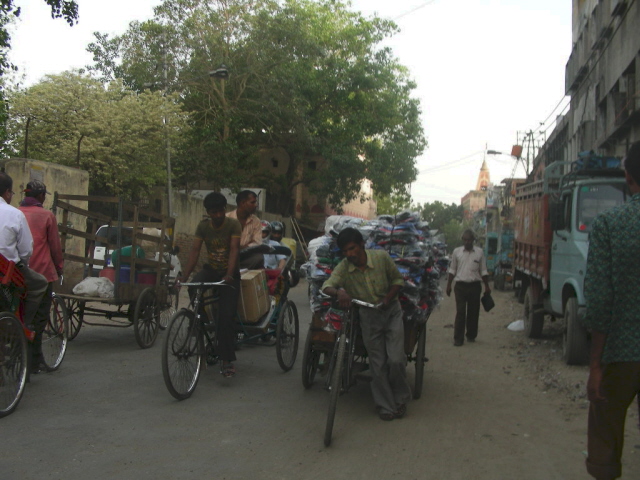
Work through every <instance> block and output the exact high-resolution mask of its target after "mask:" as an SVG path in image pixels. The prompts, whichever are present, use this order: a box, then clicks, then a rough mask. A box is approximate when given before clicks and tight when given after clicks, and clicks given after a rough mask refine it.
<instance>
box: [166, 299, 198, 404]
mask: <svg viewBox="0 0 640 480" xmlns="http://www.w3.org/2000/svg"><path fill="white" fill-rule="evenodd" d="M202 343H203V338H202V333H201V332H200V331H199V329H198V325H197V324H196V323H195V315H194V314H193V312H190V311H189V310H187V309H186V308H183V309H182V310H179V311H178V312H177V313H176V314H175V315H174V316H173V318H172V319H171V320H170V321H169V326H168V328H167V334H166V335H165V337H164V342H163V345H162V376H163V377H164V384H165V385H166V386H167V389H168V390H169V393H171V395H173V397H174V398H176V399H178V400H184V399H186V398H189V397H190V396H191V394H192V393H193V391H194V390H195V389H196V385H197V384H198V379H199V378H200V372H201V371H202V368H203V356H202V355H201V354H200V352H201V351H202Z"/></svg>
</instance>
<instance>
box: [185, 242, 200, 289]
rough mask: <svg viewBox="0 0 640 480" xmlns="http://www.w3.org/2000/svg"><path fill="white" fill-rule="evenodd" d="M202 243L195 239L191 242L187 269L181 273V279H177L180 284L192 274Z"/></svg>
mask: <svg viewBox="0 0 640 480" xmlns="http://www.w3.org/2000/svg"><path fill="white" fill-rule="evenodd" d="M202 243H203V240H202V239H201V238H195V239H194V240H193V244H192V245H191V251H190V252H189V261H188V262H187V267H186V268H185V269H184V271H183V272H182V277H181V278H180V279H179V282H180V283H182V282H186V281H187V280H189V276H190V275H191V272H193V269H194V268H196V264H197V263H198V258H200V248H202Z"/></svg>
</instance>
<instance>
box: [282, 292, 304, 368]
mask: <svg viewBox="0 0 640 480" xmlns="http://www.w3.org/2000/svg"><path fill="white" fill-rule="evenodd" d="M286 302H287V303H286V304H285V305H284V306H283V308H282V311H281V312H280V317H279V318H278V325H277V326H276V356H277V357H278V364H279V365H280V368H282V370H284V371H285V372H288V371H289V370H291V369H292V368H293V364H294V363H296V355H297V354H298V341H299V339H300V325H299V322H298V309H297V308H296V304H295V303H293V302H292V301H291V300H287V301H286Z"/></svg>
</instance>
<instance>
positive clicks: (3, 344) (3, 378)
mask: <svg viewBox="0 0 640 480" xmlns="http://www.w3.org/2000/svg"><path fill="white" fill-rule="evenodd" d="M26 379H27V338H26V337H25V336H24V330H23V329H22V324H21V323H20V321H19V320H18V319H17V318H16V317H15V315H13V314H11V313H9V312H2V313H0V417H5V416H7V415H9V414H10V413H11V412H13V411H14V410H15V409H16V407H17V406H18V403H20V399H21V398H22V394H23V393H24V386H25V383H26Z"/></svg>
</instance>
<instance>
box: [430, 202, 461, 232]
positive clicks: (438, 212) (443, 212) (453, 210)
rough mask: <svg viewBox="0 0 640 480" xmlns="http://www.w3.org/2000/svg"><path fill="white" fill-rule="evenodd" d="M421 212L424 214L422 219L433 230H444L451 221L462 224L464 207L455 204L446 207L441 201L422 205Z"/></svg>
mask: <svg viewBox="0 0 640 480" xmlns="http://www.w3.org/2000/svg"><path fill="white" fill-rule="evenodd" d="M419 210H420V211H421V212H422V218H423V219H424V220H425V221H427V222H429V227H430V228H431V229H432V230H442V229H443V227H444V226H445V225H447V224H449V223H450V222H451V221H455V222H458V223H459V222H462V218H463V213H464V211H463V208H462V205H456V204H455V203H452V204H450V205H446V204H444V203H442V202H441V201H439V200H436V201H435V202H432V203H425V204H423V205H420V207H419Z"/></svg>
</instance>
